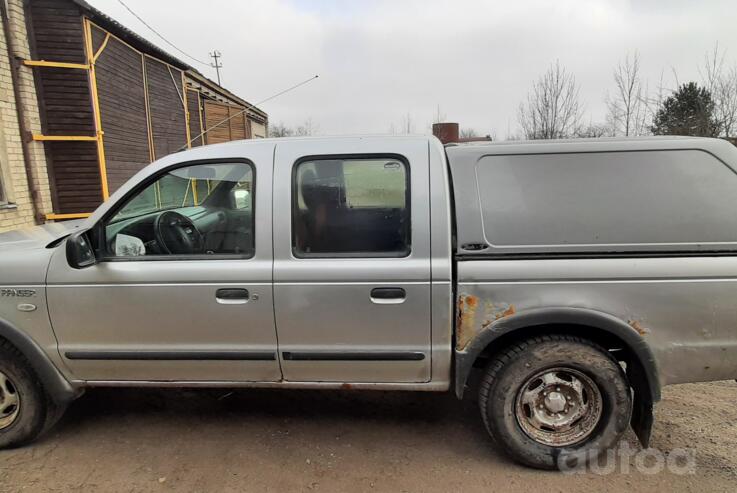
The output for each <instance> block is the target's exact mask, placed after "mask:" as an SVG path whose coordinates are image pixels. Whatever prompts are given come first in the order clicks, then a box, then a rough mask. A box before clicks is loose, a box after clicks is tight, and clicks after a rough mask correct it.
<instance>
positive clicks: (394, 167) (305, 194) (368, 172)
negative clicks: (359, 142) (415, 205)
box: [292, 157, 410, 257]
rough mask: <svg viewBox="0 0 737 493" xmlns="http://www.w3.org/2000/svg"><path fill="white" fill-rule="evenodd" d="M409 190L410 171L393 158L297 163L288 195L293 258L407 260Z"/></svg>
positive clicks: (402, 160)
mask: <svg viewBox="0 0 737 493" xmlns="http://www.w3.org/2000/svg"><path fill="white" fill-rule="evenodd" d="M409 190H410V189H409V167H408V165H407V163H406V161H405V160H404V159H398V158H396V157H371V158H350V159H319V160H310V161H302V162H300V163H298V164H297V165H296V167H295V172H294V184H293V193H292V197H293V200H292V202H293V207H292V209H293V211H292V228H293V249H294V253H295V255H297V256H300V257H310V256H312V257H319V256H322V257H336V256H348V257H364V256H365V257H372V256H373V257H404V256H407V255H409V253H410V192H409Z"/></svg>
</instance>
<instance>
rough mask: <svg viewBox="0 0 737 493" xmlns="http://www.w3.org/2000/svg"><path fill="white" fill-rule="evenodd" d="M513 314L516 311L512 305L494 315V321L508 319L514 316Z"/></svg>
mask: <svg viewBox="0 0 737 493" xmlns="http://www.w3.org/2000/svg"><path fill="white" fill-rule="evenodd" d="M515 313H517V309H516V308H515V307H514V305H509V306H508V307H507V309H506V310H504V311H502V312H501V313H497V314H496V320H499V319H500V318H504V317H509V316H510V315H514V314H515Z"/></svg>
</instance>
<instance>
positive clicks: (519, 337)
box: [0, 136, 737, 469]
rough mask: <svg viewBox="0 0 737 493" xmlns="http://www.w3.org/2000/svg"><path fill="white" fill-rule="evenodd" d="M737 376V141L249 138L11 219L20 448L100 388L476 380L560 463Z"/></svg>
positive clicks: (0, 270)
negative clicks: (100, 195) (71, 203)
mask: <svg viewBox="0 0 737 493" xmlns="http://www.w3.org/2000/svg"><path fill="white" fill-rule="evenodd" d="M472 374H473V375H474V376H475V377H474V378H469V376H470V375H472ZM476 377H478V378H476ZM736 377H737V148H735V147H734V146H732V145H730V144H729V143H727V142H724V141H721V140H716V139H702V138H687V137H665V138H644V139H612V140H608V139H601V140H580V141H547V142H511V143H500V144H495V143H484V144H468V145H451V146H445V147H444V146H443V145H441V143H440V142H439V141H438V140H436V139H435V138H434V137H425V136H391V137H379V136H376V137H334V138H295V139H264V140H250V141H240V142H232V143H226V144H219V145H212V146H205V147H200V148H196V149H192V150H188V151H185V152H181V153H175V154H172V155H169V156H167V157H165V158H163V159H160V160H159V161H156V162H155V163H153V164H151V165H149V166H146V167H145V168H144V169H142V170H140V171H139V172H138V173H137V174H136V175H135V176H134V177H133V178H131V179H130V180H129V181H128V182H127V183H125V184H124V185H122V186H121V187H120V188H119V189H118V190H117V191H115V193H114V194H113V195H112V196H111V197H110V199H109V200H108V201H106V202H105V203H103V204H102V205H101V206H100V207H99V208H98V209H97V210H96V211H95V212H94V213H93V214H92V215H91V217H89V218H86V219H84V220H81V221H76V222H67V223H54V224H47V225H44V226H39V227H36V228H33V229H28V230H19V231H12V232H8V233H4V234H2V235H0V447H12V446H19V445H22V444H26V443H28V442H30V441H32V440H33V439H34V438H36V437H37V436H38V435H39V434H40V433H41V432H42V431H43V430H44V429H45V428H48V427H49V426H50V425H51V424H53V422H54V420H55V419H56V418H57V417H58V416H59V415H60V414H61V413H62V412H63V410H64V409H65V407H66V406H67V404H68V403H70V402H71V401H72V400H73V399H75V398H76V397H78V396H79V395H80V394H81V393H82V392H83V391H84V390H85V389H87V388H91V387H110V386H128V387H144V386H146V387H151V386H159V387H274V388H294V389H298V388H311V389H329V388H334V389H381V390H395V391H400V390H412V391H436V392H448V391H451V392H454V393H455V395H456V396H457V397H458V398H462V397H463V395H464V393H466V392H467V391H469V392H470V391H473V392H474V393H475V394H476V395H477V396H478V404H479V407H480V411H481V417H482V419H483V422H484V423H485V425H486V429H487V430H488V432H489V434H490V435H491V437H492V438H493V439H494V441H495V442H496V443H497V444H498V445H499V446H500V448H501V449H502V450H503V451H504V452H506V453H508V454H509V455H511V457H513V458H514V459H516V460H518V461H520V462H522V463H524V464H527V465H530V466H533V467H539V468H550V469H554V468H561V467H563V466H567V465H570V464H575V463H581V462H582V461H583V462H585V461H588V460H591V459H592V458H595V457H596V456H597V455H598V454H599V453H601V452H602V451H604V450H606V449H608V448H611V447H614V446H616V444H617V442H618V441H619V439H620V438H621V436H622V434H623V433H624V432H625V431H626V430H627V429H628V428H629V427H632V428H633V430H634V431H635V433H636V434H637V436H638V437H639V439H640V440H641V441H642V442H643V443H644V444H647V442H648V440H649V436H650V430H651V427H652V421H653V405H654V403H656V402H657V401H658V400H659V399H660V393H661V388H662V387H663V386H664V385H669V384H677V383H683V382H700V381H713V380H725V379H734V378H736ZM477 381H478V382H479V383H478V384H474V385H473V386H472V385H471V383H470V382H477Z"/></svg>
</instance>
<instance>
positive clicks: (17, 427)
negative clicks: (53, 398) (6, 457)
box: [0, 341, 46, 449]
mask: <svg viewBox="0 0 737 493" xmlns="http://www.w3.org/2000/svg"><path fill="white" fill-rule="evenodd" d="M45 420H46V399H45V396H44V393H43V389H42V388H41V386H40V385H39V383H38V381H37V379H36V378H35V374H34V373H33V370H31V368H30V366H29V365H28V362H27V361H26V359H25V358H24V357H23V355H22V354H21V353H19V352H18V351H17V350H16V349H15V348H14V347H13V346H12V345H10V344H9V343H8V342H6V341H2V342H0V449H3V448H10V447H16V446H19V445H23V444H25V443H28V442H30V441H32V440H33V439H35V438H36V437H37V436H38V435H39V433H41V431H42V430H43V427H44V424H45Z"/></svg>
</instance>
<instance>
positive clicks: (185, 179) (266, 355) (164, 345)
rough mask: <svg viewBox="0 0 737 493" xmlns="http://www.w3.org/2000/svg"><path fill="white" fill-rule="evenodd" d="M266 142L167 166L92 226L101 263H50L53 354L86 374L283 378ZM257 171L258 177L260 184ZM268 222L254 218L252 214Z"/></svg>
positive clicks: (60, 254) (58, 256) (58, 259)
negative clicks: (244, 151) (243, 152)
mask: <svg viewBox="0 0 737 493" xmlns="http://www.w3.org/2000/svg"><path fill="white" fill-rule="evenodd" d="M272 161H273V145H266V144H264V145H261V146H254V147H253V154H252V155H249V156H248V159H246V158H241V157H236V156H233V157H223V158H219V159H213V160H208V161H205V162H203V161H198V162H195V163H186V162H184V163H179V164H177V165H174V166H171V167H169V168H167V169H164V170H162V171H161V172H160V173H158V174H157V175H154V176H152V177H151V178H150V179H149V180H146V182H144V183H143V184H142V186H141V187H138V189H133V190H132V191H131V192H130V193H129V194H128V195H127V196H126V197H124V198H123V199H121V201H120V205H116V206H115V207H114V208H113V209H112V210H111V212H110V213H109V214H108V215H106V217H105V218H104V219H102V220H101V223H100V224H99V227H98V228H96V229H95V231H96V232H97V234H96V238H97V241H98V243H99V244H98V245H96V247H97V248H98V249H99V250H100V254H101V255H102V257H103V258H102V260H101V261H100V262H99V263H97V264H96V265H93V266H91V267H87V268H84V269H80V270H75V269H72V268H70V267H69V266H68V265H67V262H66V256H65V252H64V248H59V249H58V251H57V252H56V253H55V255H54V257H53V259H52V265H51V268H50V270H49V278H48V302H49V311H50V315H51V320H52V323H53V327H54V331H55V333H56V336H57V338H58V341H59V349H60V353H61V355H62V357H63V358H64V360H65V362H66V364H67V365H68V366H69V368H70V369H71V370H72V372H73V373H74V375H75V376H76V377H77V378H81V379H85V380H93V381H133V380H138V381H140V380H149V381H278V380H279V379H280V378H281V372H280V369H279V363H278V361H277V356H276V351H277V346H276V332H275V327H274V315H273V298H272V258H273V257H272V249H271V221H270V218H271V195H270V190H269V188H270V187H271V169H272ZM256 178H258V179H256ZM256 211H257V212H258V214H259V215H260V217H264V218H266V220H257V218H256V217H254V214H255V212H256Z"/></svg>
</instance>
